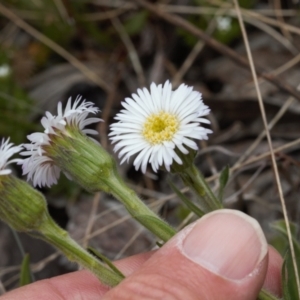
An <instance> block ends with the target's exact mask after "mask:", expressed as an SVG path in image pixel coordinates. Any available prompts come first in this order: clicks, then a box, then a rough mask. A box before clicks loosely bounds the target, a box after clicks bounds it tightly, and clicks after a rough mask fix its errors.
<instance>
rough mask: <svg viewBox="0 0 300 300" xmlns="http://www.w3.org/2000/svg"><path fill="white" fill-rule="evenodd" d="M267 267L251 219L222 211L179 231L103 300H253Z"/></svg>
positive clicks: (264, 251) (257, 228) (259, 233)
mask: <svg viewBox="0 0 300 300" xmlns="http://www.w3.org/2000/svg"><path fill="white" fill-rule="evenodd" d="M267 264H268V246H267V242H266V239H265V237H264V234H263V232H262V230H261V228H260V226H259V224H258V223H257V221H256V220H254V219H253V218H251V217H249V216H247V215H245V214H244V213H241V212H239V211H233V210H228V209H222V210H218V211H215V212H212V213H209V214H207V215H205V216H204V217H202V218H201V219H200V220H198V221H197V222H195V223H193V224H191V225H190V226H188V227H186V228H185V229H184V230H182V231H181V232H179V233H178V234H177V235H176V236H175V237H173V238H172V239H171V240H170V241H169V242H167V243H166V244H165V245H164V246H163V247H162V248H161V249H159V250H158V251H157V252H156V253H155V254H153V256H152V257H151V258H149V259H148V260H147V261H146V262H145V263H144V264H143V265H142V267H141V268H140V269H139V270H138V271H136V272H134V273H133V274H132V275H131V276H129V277H127V278H126V279H125V280H123V281H122V282H121V284H119V285H118V286H117V287H115V288H113V289H112V290H110V291H109V292H108V293H107V294H106V295H105V297H104V298H103V299H106V300H108V299H120V300H122V299H132V300H134V299H149V300H150V299H170V300H173V299H174V300H175V299H180V300H181V299H185V300H193V299H195V300H196V299H210V300H222V299H224V300H225V299H231V300H235V299H236V300H238V299H239V300H240V299H244V300H248V299H249V300H250V299H256V296H257V295H258V293H259V291H260V289H261V287H262V285H263V283H264V279H265V275H266V270H267Z"/></svg>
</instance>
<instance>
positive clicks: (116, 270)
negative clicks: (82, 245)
mask: <svg viewBox="0 0 300 300" xmlns="http://www.w3.org/2000/svg"><path fill="white" fill-rule="evenodd" d="M87 250H88V251H89V252H90V253H92V254H93V255H94V256H96V257H97V258H99V260H101V261H103V262H105V263H106V264H107V265H108V266H109V267H110V268H111V269H112V270H113V271H114V272H115V273H116V274H117V275H120V276H121V277H123V278H125V275H124V274H123V273H122V272H121V271H120V270H119V269H118V268H117V267H116V266H115V265H114V264H113V263H112V262H111V261H110V260H109V259H108V258H107V257H106V256H104V255H103V254H102V253H100V252H99V251H98V250H96V249H95V248H93V247H88V248H87Z"/></svg>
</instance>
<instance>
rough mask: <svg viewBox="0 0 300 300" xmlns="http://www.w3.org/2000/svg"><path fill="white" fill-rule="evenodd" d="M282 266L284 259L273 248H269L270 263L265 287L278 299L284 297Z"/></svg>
mask: <svg viewBox="0 0 300 300" xmlns="http://www.w3.org/2000/svg"><path fill="white" fill-rule="evenodd" d="M282 264H283V259H282V257H281V255H280V254H279V253H278V252H277V250H275V249H274V248H273V247H272V246H269V263H268V269H267V276H266V279H265V282H264V285H263V287H264V288H265V289H267V290H268V291H270V292H272V293H273V294H274V295H276V296H278V297H281V296H282V284H281V269H282Z"/></svg>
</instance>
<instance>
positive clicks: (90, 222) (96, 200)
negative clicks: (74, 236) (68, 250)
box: [82, 193, 101, 248]
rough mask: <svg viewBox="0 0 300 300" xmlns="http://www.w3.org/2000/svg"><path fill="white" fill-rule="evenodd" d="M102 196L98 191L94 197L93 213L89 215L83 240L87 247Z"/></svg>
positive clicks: (84, 246)
mask: <svg viewBox="0 0 300 300" xmlns="http://www.w3.org/2000/svg"><path fill="white" fill-rule="evenodd" d="M100 196H101V194H100V193H96V194H95V196H94V199H93V205H92V209H91V213H90V216H89V220H88V224H87V226H86V230H85V234H84V237H83V241H82V247H83V248H87V246H88V236H89V234H90V233H91V231H92V229H93V226H94V223H95V217H96V213H97V208H98V205H99V201H100Z"/></svg>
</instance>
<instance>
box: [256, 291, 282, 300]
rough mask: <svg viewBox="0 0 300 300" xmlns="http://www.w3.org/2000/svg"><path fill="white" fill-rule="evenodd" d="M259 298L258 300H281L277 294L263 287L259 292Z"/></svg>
mask: <svg viewBox="0 0 300 300" xmlns="http://www.w3.org/2000/svg"><path fill="white" fill-rule="evenodd" d="M257 299H258V300H280V299H279V298H277V297H276V296H274V295H273V294H271V293H270V292H269V291H267V290H265V289H262V290H261V291H260V292H259V295H258V298H257ZM284 299H285V298H284Z"/></svg>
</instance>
